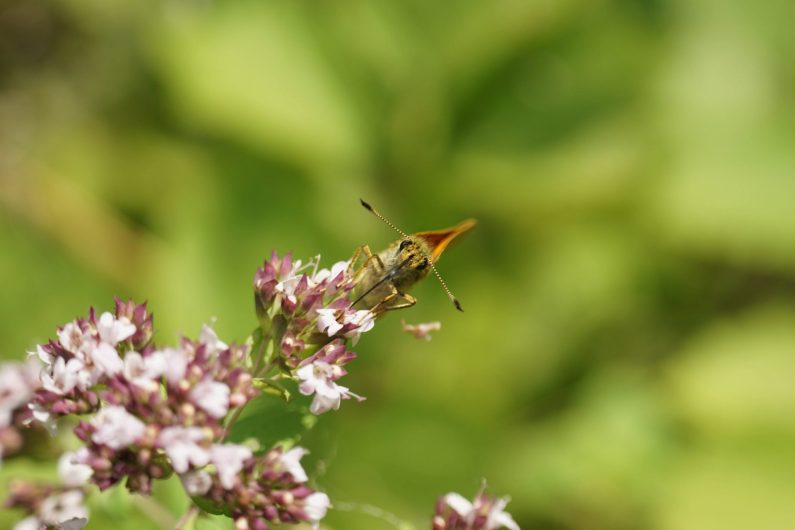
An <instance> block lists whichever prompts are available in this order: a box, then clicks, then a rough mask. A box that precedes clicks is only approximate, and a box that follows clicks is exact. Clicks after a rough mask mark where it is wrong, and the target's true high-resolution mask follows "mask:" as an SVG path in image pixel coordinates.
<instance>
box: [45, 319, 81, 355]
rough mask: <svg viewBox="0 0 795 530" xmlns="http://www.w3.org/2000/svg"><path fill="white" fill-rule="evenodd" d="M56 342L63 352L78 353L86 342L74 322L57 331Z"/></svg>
mask: <svg viewBox="0 0 795 530" xmlns="http://www.w3.org/2000/svg"><path fill="white" fill-rule="evenodd" d="M58 342H59V343H60V344H61V346H63V347H64V349H65V350H67V351H69V352H72V353H78V352H79V351H81V349H82V347H83V345H84V344H85V342H86V336H85V333H83V330H82V329H80V326H79V325H78V324H77V323H76V322H69V323H68V324H66V325H65V326H64V327H62V328H61V329H59V330H58ZM48 364H49V363H48Z"/></svg>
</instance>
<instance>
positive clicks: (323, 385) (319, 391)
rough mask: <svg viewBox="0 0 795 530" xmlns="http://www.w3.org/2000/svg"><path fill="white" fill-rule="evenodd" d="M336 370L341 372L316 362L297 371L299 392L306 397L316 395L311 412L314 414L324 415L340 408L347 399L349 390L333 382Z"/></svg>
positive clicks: (333, 367)
mask: <svg viewBox="0 0 795 530" xmlns="http://www.w3.org/2000/svg"><path fill="white" fill-rule="evenodd" d="M335 370H341V368H339V367H337V366H332V365H330V364H328V363H327V362H324V361H315V362H313V363H311V364H307V365H304V366H302V367H300V368H299V369H298V370H296V371H295V375H296V376H297V377H298V380H299V381H300V385H299V387H298V390H299V392H301V393H302V394H303V395H305V396H310V395H312V394H315V398H314V399H313V400H312V404H311V405H310V406H309V411H310V412H311V413H312V414H316V415H318V414H322V413H324V412H327V411H329V410H332V409H333V410H337V409H339V408H340V401H341V400H342V399H343V397H345V398H347V397H349V395H348V388H346V387H344V386H340V385H338V384H337V383H335V382H334V381H333V379H332V378H333V377H334V373H335Z"/></svg>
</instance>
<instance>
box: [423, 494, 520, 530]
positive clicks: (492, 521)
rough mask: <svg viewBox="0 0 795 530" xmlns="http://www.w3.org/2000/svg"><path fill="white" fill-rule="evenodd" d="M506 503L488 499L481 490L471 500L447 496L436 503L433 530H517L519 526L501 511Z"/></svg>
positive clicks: (506, 500) (502, 500)
mask: <svg viewBox="0 0 795 530" xmlns="http://www.w3.org/2000/svg"><path fill="white" fill-rule="evenodd" d="M508 500H509V499H508V498H507V497H502V498H494V497H489V496H487V495H486V494H485V493H484V492H483V491H481V492H480V493H478V495H477V496H476V497H475V499H474V501H469V500H468V499H466V498H464V497H463V496H461V495H459V494H458V493H448V494H447V495H444V496H443V497H441V498H440V499H439V501H438V502H437V505H436V514H435V515H434V517H433V530H498V529H500V528H507V529H508V530H519V525H517V524H516V521H514V520H513V517H511V515H510V514H509V513H508V512H506V511H505V507H506V506H507V505H508Z"/></svg>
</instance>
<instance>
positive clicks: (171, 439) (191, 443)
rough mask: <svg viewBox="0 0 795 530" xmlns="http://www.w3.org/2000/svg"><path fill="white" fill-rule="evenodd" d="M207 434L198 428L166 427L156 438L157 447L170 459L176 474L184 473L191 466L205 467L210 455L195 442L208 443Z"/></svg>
mask: <svg viewBox="0 0 795 530" xmlns="http://www.w3.org/2000/svg"><path fill="white" fill-rule="evenodd" d="M207 434H208V433H206V432H205V430H204V429H201V428H199V427H166V428H165V429H163V430H162V431H160V435H159V436H158V437H157V445H158V446H159V447H162V448H163V449H164V450H165V452H166V454H167V455H168V457H169V458H170V459H171V466H172V467H173V468H174V471H176V472H177V473H185V472H186V471H187V470H188V466H190V465H191V464H192V465H194V466H196V467H202V466H206V465H207V463H208V462H209V461H210V454H209V452H208V451H207V449H205V448H204V447H202V446H201V445H199V444H198V443H197V442H205V441H208V436H207Z"/></svg>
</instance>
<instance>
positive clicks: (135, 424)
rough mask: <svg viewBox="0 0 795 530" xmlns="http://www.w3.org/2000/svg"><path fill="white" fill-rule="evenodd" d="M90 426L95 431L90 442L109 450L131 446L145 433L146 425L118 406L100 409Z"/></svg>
mask: <svg viewBox="0 0 795 530" xmlns="http://www.w3.org/2000/svg"><path fill="white" fill-rule="evenodd" d="M91 425H92V426H93V427H94V428H95V429H96V430H95V431H94V433H93V434H92V435H91V440H92V441H93V442H94V443H97V444H100V445H107V446H108V447H110V448H111V449H122V448H124V447H126V446H128V445H132V444H133V443H135V441H136V440H138V438H140V437H142V436H143V435H144V432H145V431H146V425H144V423H143V422H142V421H141V420H139V419H138V418H136V417H135V416H133V415H132V414H130V413H129V412H127V410H126V409H125V408H124V407H121V406H118V405H111V406H108V407H104V408H102V409H101V410H100V411H99V412H98V413H97V415H96V416H94V419H93V420H91Z"/></svg>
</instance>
